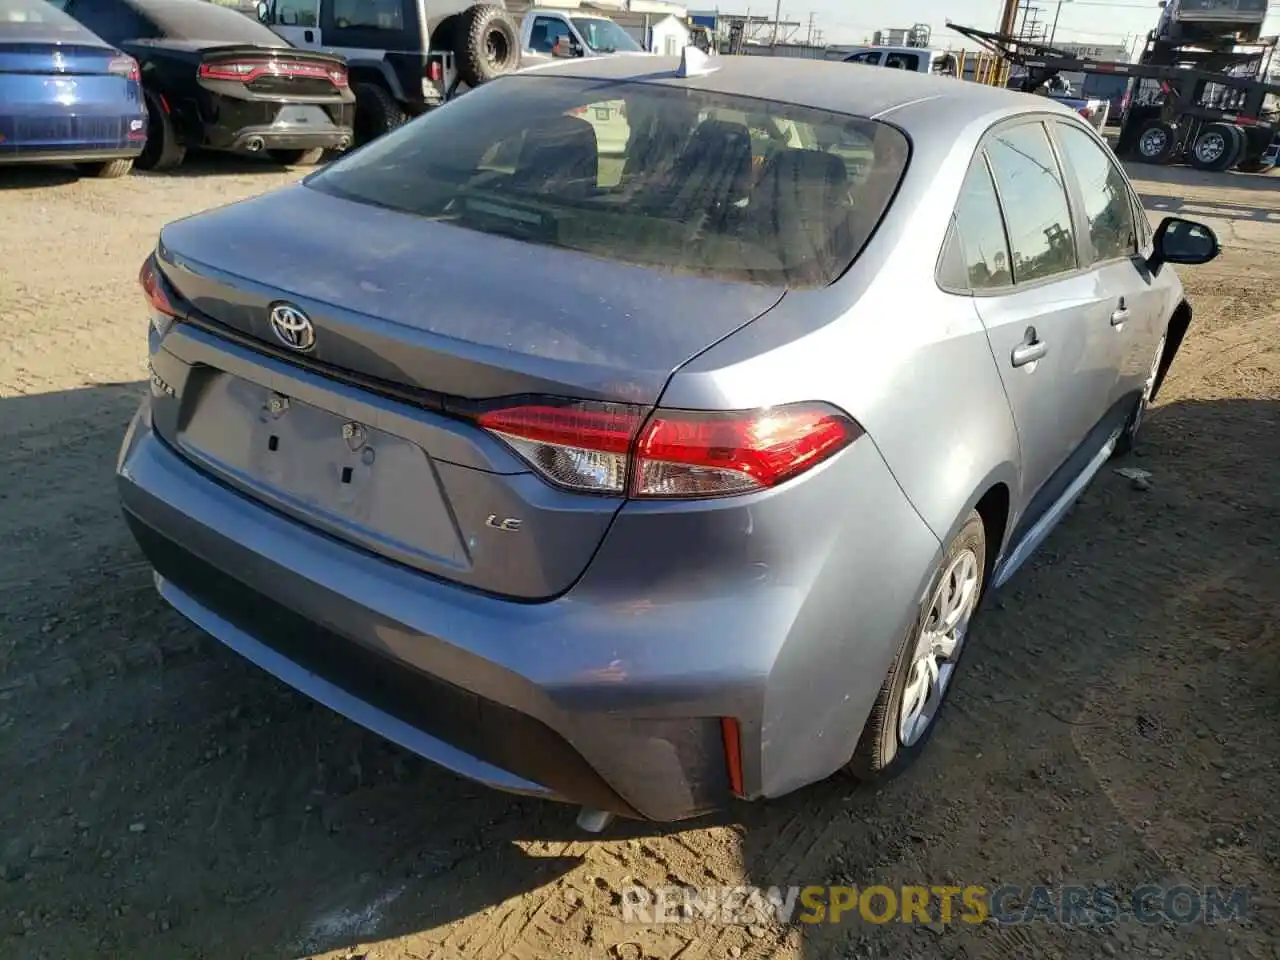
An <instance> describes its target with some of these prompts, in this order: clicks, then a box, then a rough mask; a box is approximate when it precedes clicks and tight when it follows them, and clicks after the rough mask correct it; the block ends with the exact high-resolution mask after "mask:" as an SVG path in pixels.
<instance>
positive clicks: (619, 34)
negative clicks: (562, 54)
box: [572, 17, 642, 53]
mask: <svg viewBox="0 0 1280 960" xmlns="http://www.w3.org/2000/svg"><path fill="white" fill-rule="evenodd" d="M572 19H573V25H574V26H575V27H577V28H578V32H579V33H580V34H582V39H583V40H585V41H587V46H589V47H590V48H591V49H592V50H594V51H596V52H597V53H617V52H618V51H619V50H630V51H635V50H640V49H642V48H641V46H640V44H638V43H636V42H635V40H633V39H632V37H631V34H629V33H627V31H625V30H623V29H622V28H621V27H620V26H618V25H617V24H616V23H614V22H613V21H612V20H605V19H604V18H603V17H573V18H572Z"/></svg>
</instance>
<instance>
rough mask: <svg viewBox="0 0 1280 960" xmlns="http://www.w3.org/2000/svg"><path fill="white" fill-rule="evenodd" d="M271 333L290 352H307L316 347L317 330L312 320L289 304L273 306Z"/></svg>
mask: <svg viewBox="0 0 1280 960" xmlns="http://www.w3.org/2000/svg"><path fill="white" fill-rule="evenodd" d="M271 332H272V333H274V334H275V335H276V339H277V340H279V341H280V342H281V343H283V344H284V345H285V346H286V347H288V348H289V349H290V350H298V351H305V350H310V349H311V348H312V347H314V346H315V345H316V328H315V327H314V326H312V325H311V320H310V318H309V317H308V316H307V315H306V314H305V313H303V312H302V311H301V310H299V309H298V308H297V307H295V306H293V305H292V304H289V303H277V304H275V305H274V306H272V308H271Z"/></svg>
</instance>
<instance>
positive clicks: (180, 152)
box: [134, 91, 187, 170]
mask: <svg viewBox="0 0 1280 960" xmlns="http://www.w3.org/2000/svg"><path fill="white" fill-rule="evenodd" d="M146 100H147V145H146V146H145V147H143V148H142V153H141V154H139V155H138V158H137V159H136V160H135V161H134V166H136V167H137V168H138V169H139V170H166V169H168V168H170V167H176V166H177V165H178V164H180V163H181V162H182V158H183V157H185V156H186V154H187V151H186V148H185V147H183V146H181V145H179V143H178V135H177V133H176V131H175V130H174V129H173V122H172V121H171V120H170V119H169V114H168V112H167V111H166V110H165V109H164V104H163V103H161V101H160V98H159V97H158V96H156V95H155V94H154V93H152V92H150V91H147V93H146Z"/></svg>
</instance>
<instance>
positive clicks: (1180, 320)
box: [1151, 300, 1191, 400]
mask: <svg viewBox="0 0 1280 960" xmlns="http://www.w3.org/2000/svg"><path fill="white" fill-rule="evenodd" d="M1190 326H1191V304H1189V303H1187V301H1186V300H1183V301H1181V302H1180V303H1179V304H1178V305H1177V307H1175V308H1174V311H1173V316H1172V317H1170V318H1169V332H1168V334H1167V336H1166V339H1165V342H1164V355H1163V356H1162V357H1161V358H1160V369H1159V370H1158V371H1157V372H1156V382H1155V383H1153V384H1152V385H1151V399H1152V400H1154V399H1155V398H1156V395H1157V394H1158V393H1159V392H1160V387H1161V385H1162V384H1163V383H1164V376H1165V374H1166V373H1168V372H1169V368H1170V367H1171V366H1173V358H1174V357H1176V356H1177V355H1178V348H1179V347H1180V346H1182V338H1183V337H1185V336H1186V335H1187V329H1188V328H1189V327H1190Z"/></svg>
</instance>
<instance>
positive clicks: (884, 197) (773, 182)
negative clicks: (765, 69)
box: [306, 74, 909, 288]
mask: <svg viewBox="0 0 1280 960" xmlns="http://www.w3.org/2000/svg"><path fill="white" fill-rule="evenodd" d="M908 154H909V145H908V142H907V139H906V137H905V136H904V135H903V134H902V133H901V132H900V131H898V130H897V129H896V128H894V127H890V126H888V125H887V124H883V123H879V122H877V121H874V120H868V119H864V118H860V117H853V116H846V115H842V114H835V113H829V112H826V111H821V110H812V109H807V108H803V107H797V106H793V105H791V104H784V103H774V102H770V101H765V100H757V99H752V98H746V97H734V96H728V95H724V94H718V93H710V92H707V91H705V90H697V89H689V88H687V87H682V88H675V87H667V86H662V85H659V84H649V83H630V82H605V81H598V80H584V79H570V78H564V77H547V76H538V75H537V74H525V75H514V76H508V77H503V78H501V79H499V80H496V81H493V82H491V83H488V84H485V85H484V86H482V87H479V88H477V89H475V90H473V91H471V92H469V93H467V94H466V95H465V96H463V97H460V98H458V99H457V100H455V101H453V102H452V103H450V104H448V105H447V106H445V107H442V108H440V109H437V110H435V111H433V112H431V113H429V114H427V115H426V116H425V117H422V118H421V119H419V120H417V121H415V122H413V123H411V124H409V125H407V126H405V127H401V128H400V129H399V130H396V131H395V132H393V133H390V134H386V135H384V136H383V137H381V138H379V139H378V140H376V141H374V142H373V143H371V144H369V145H368V146H367V147H365V148H363V149H361V150H359V151H357V152H355V153H353V154H351V155H350V156H348V157H345V158H343V159H341V160H339V161H337V162H336V163H334V164H333V165H331V166H330V167H328V168H327V169H325V170H323V171H321V172H319V173H318V174H315V175H313V176H312V177H310V178H308V180H307V181H306V183H307V185H308V186H309V187H311V188H312V189H315V190H320V191H323V192H326V193H329V194H333V195H336V196H340V197H345V198H347V199H350V200H355V201H359V202H363V203H370V204H376V205H378V206H381V207H389V208H391V209H394V210H400V211H405V212H409V213H413V214H417V215H419V216H423V217H429V218H431V219H433V220H437V221H442V222H446V223H450V224H453V225H456V226H458V227H463V228H466V229H469V230H478V231H482V232H485V233H494V234H503V235H505V236H509V237H514V238H516V239H519V240H522V241H525V242H527V243H533V244H540V245H544V246H552V247H561V248H565V249H570V250H578V251H581V252H583V253H587V254H591V255H594V256H598V257H604V258H607V259H610V260H617V261H623V262H627V263H634V264H641V265H645V266H651V267H656V268H660V269H666V270H671V271H678V272H682V273H694V274H699V275H703V276H710V277H715V278H721V279H730V280H741V281H747V282H755V283H767V284H772V285H781V286H787V287H790V288H798V287H813V286H823V285H825V284H828V283H830V282H831V281H832V280H834V279H835V278H836V277H838V276H839V275H840V274H841V273H843V272H844V270H845V269H846V268H847V267H848V266H849V264H850V263H852V261H853V260H854V258H855V257H857V255H858V253H859V251H860V250H861V249H862V247H863V246H864V244H865V243H866V241H867V240H868V239H869V238H870V236H871V233H872V231H873V230H874V229H875V227H876V225H877V224H878V223H879V221H880V219H881V217H882V216H883V215H884V212H885V210H886V208H887V207H888V205H889V202H890V200H891V198H892V196H893V193H894V191H895V190H896V189H897V186H898V183H899V181H900V180H901V178H902V174H903V172H904V170H905V169H906V165H907V159H908ZM458 242H459V243H465V242H466V238H465V237H463V236H460V237H459V240H458ZM495 269H497V267H495Z"/></svg>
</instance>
